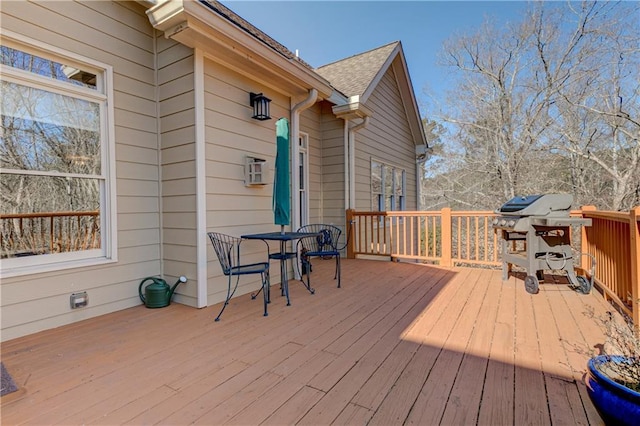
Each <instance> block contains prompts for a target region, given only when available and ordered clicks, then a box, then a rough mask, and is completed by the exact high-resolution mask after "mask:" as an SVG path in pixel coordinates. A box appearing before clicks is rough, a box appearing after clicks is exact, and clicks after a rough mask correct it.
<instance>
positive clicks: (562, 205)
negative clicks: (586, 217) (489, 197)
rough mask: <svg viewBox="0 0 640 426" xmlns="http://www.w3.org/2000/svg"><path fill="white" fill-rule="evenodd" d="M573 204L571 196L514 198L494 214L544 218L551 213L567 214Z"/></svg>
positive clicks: (553, 195) (554, 195) (548, 195)
mask: <svg viewBox="0 0 640 426" xmlns="http://www.w3.org/2000/svg"><path fill="white" fill-rule="evenodd" d="M572 203H573V196H572V195H571V194H544V195H527V196H524V197H514V198H512V199H511V200H509V201H507V202H506V203H505V204H503V205H502V207H500V208H499V209H498V211H497V212H496V213H502V214H505V215H514V214H515V215H518V216H546V215H548V214H550V213H553V212H566V213H568V212H569V210H570V209H571V204H572Z"/></svg>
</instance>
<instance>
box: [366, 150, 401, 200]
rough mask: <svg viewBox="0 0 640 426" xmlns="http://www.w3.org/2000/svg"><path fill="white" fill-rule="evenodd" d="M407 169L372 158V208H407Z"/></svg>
mask: <svg viewBox="0 0 640 426" xmlns="http://www.w3.org/2000/svg"><path fill="white" fill-rule="evenodd" d="M405 199H406V171H405V170H404V169H402V168H399V167H396V166H393V165H390V164H386V163H383V162H382V161H378V160H374V159H372V160H371V208H372V209H373V210H376V211H394V210H405V208H406V207H405Z"/></svg>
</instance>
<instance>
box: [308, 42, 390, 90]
mask: <svg viewBox="0 0 640 426" xmlns="http://www.w3.org/2000/svg"><path fill="white" fill-rule="evenodd" d="M399 45H400V42H398V41H394V42H393V43H389V44H387V45H385V46H381V47H378V48H376V49H373V50H369V51H368V52H364V53H359V54H357V55H353V56H350V57H348V58H345V59H341V60H339V61H336V62H333V63H331V64H327V65H323V66H321V67H319V68H316V72H317V73H318V74H320V75H321V76H322V77H324V78H325V79H327V80H328V81H329V82H330V83H331V85H332V86H333V87H335V88H336V89H338V90H339V91H340V92H342V93H344V94H345V95H347V96H349V97H352V96H362V95H363V94H364V93H365V92H366V90H367V89H368V88H369V87H370V86H371V83H372V82H373V81H374V80H375V77H376V76H377V75H378V73H380V71H381V70H382V69H383V68H385V67H384V64H385V62H387V60H388V59H389V57H390V55H391V53H392V52H393V50H394V49H396V48H397V47H398V46H399ZM385 71H386V69H385Z"/></svg>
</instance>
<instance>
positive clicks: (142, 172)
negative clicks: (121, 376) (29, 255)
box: [1, 2, 161, 340]
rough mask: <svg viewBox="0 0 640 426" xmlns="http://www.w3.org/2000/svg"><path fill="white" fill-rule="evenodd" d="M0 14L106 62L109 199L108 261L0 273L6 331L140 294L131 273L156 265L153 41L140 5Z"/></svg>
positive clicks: (93, 312) (51, 323)
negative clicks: (114, 257)
mask: <svg viewBox="0 0 640 426" xmlns="http://www.w3.org/2000/svg"><path fill="white" fill-rule="evenodd" d="M1 14H2V15H1V20H2V28H3V30H9V31H12V32H14V33H17V34H22V35H24V36H26V37H29V38H31V39H35V40H40V41H42V42H43V43H46V44H48V45H51V46H54V47H57V48H59V49H63V50H65V51H68V52H72V53H75V54H79V55H82V56H84V57H87V58H90V59H93V60H96V61H100V62H103V63H106V64H109V65H111V66H113V72H114V76H113V77H114V78H113V80H114V108H115V111H114V112H115V114H114V115H115V141H111V143H115V152H116V170H117V181H116V185H117V188H116V191H117V205H118V211H117V229H118V259H119V261H118V262H117V263H111V264H106V265H100V266H93V267H84V268H74V269H68V270H62V271H56V272H51V273H42V274H37V275H24V276H19V277H12V278H5V279H3V280H2V284H1V286H2V288H1V291H2V301H1V304H2V340H8V339H12V338H14V337H18V336H22V335H25V334H30V333H34V332H37V331H39V330H43V329H48V328H52V327H56V326H60V325H64V324H69V323H72V322H76V321H79V320H81V319H85V318H91V317H95V316H99V315H103V314H106V313H109V312H113V311H117V310H120V309H124V308H127V307H131V306H135V305H138V304H140V300H139V298H138V284H139V282H140V281H141V279H142V278H143V277H145V276H148V275H153V274H158V273H159V272H160V269H161V264H160V247H159V241H160V212H159V202H158V196H159V188H158V176H159V169H158V155H157V136H156V135H157V124H156V123H157V121H156V107H155V105H156V103H155V87H154V82H155V73H154V43H153V34H152V29H151V27H150V25H149V22H148V19H147V17H146V15H145V14H144V11H143V8H142V7H141V6H140V5H138V4H137V3H134V2H85V3H75V2H38V3H31V2H2V7H1ZM34 23H37V25H36V24H34ZM113 172H114V173H115V172H116V171H115V170H114V171H113ZM79 291H87V292H88V296H89V306H87V307H86V308H82V309H76V310H71V309H70V307H69V296H70V294H71V293H74V292H79Z"/></svg>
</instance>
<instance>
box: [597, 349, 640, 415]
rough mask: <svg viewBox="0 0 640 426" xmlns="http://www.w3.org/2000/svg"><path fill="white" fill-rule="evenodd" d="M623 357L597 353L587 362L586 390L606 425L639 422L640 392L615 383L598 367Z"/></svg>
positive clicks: (623, 358) (621, 360)
mask: <svg viewBox="0 0 640 426" xmlns="http://www.w3.org/2000/svg"><path fill="white" fill-rule="evenodd" d="M625 359H626V358H625V357H622V356H615V355H613V356H607V355H599V356H596V357H593V358H591V359H590V360H589V363H588V364H587V365H588V369H589V374H588V376H587V378H586V380H585V382H586V385H587V392H588V394H589V398H591V402H592V403H593V405H594V406H595V407H596V409H597V410H598V413H600V417H602V420H604V422H605V423H606V424H607V425H629V426H631V425H638V424H639V422H640V393H638V392H635V391H633V390H631V389H629V388H627V387H625V386H622V385H621V384H619V383H616V382H615V381H613V380H612V379H610V378H609V377H607V376H606V375H604V374H603V373H602V372H600V370H599V369H598V367H599V366H600V365H602V364H606V363H609V362H624V360H625Z"/></svg>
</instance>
